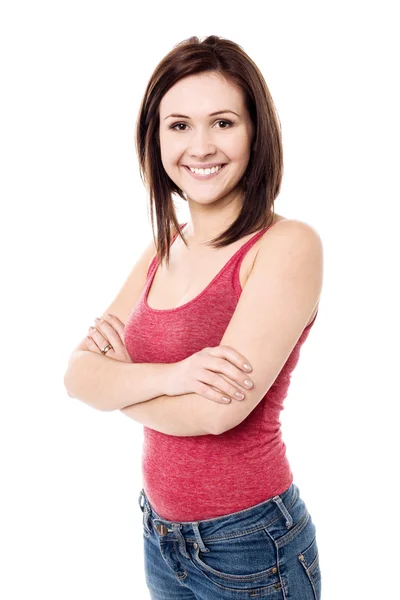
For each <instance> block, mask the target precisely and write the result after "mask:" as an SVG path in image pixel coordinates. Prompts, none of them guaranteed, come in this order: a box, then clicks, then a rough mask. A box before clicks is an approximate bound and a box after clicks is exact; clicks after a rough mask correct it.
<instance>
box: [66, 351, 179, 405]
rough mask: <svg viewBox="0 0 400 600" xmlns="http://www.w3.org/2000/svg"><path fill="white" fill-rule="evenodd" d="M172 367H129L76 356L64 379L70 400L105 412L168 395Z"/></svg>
mask: <svg viewBox="0 0 400 600" xmlns="http://www.w3.org/2000/svg"><path fill="white" fill-rule="evenodd" d="M169 367H170V365H169V364H163V363H130V362H123V361H118V360H114V359H112V358H109V357H107V356H103V355H102V354H97V353H95V352H90V351H85V350H82V351H77V352H74V353H73V355H72V356H71V358H70V361H69V364H68V368H67V371H66V373H65V375H64V385H65V387H66V389H67V391H68V393H69V395H70V396H72V397H73V398H77V399H78V400H81V401H82V402H85V403H86V404H89V406H92V407H93V408H97V409H98V410H102V411H112V410H118V409H121V408H123V407H125V406H131V405H136V404H137V405H138V406H139V405H140V404H139V403H143V402H147V401H148V400H151V399H152V398H157V397H158V396H160V395H161V394H164V393H165V377H166V373H167V371H168V368H169Z"/></svg>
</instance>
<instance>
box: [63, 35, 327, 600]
mask: <svg viewBox="0 0 400 600" xmlns="http://www.w3.org/2000/svg"><path fill="white" fill-rule="evenodd" d="M137 151H138V157H139V163H140V168H141V175H142V178H143V181H144V183H145V185H146V186H147V188H148V190H149V197H150V204H151V222H152V226H153V231H154V213H155V216H156V221H157V240H156V241H155V240H154V239H153V240H152V242H151V243H150V244H149V246H148V247H147V248H146V249H145V250H144V252H143V254H142V256H141V257H140V259H139V260H138V262H137V263H136V265H135V266H134V268H133V270H132V272H131V273H130V275H129V277H128V279H127V281H126V283H125V284H124V286H123V287H122V289H121V291H120V293H119V294H118V296H117V298H116V299H115V300H114V302H113V303H112V304H111V305H110V307H109V308H108V309H107V310H106V311H105V313H104V315H103V317H102V319H100V320H99V319H97V320H96V324H95V327H94V328H93V327H92V328H91V329H90V332H89V336H88V337H87V338H86V339H85V340H83V341H82V342H81V344H80V345H79V346H78V347H77V348H76V349H75V351H74V353H73V354H72V357H71V361H70V364H69V368H68V370H67V373H66V377H65V384H66V387H67V389H68V392H69V394H70V395H71V396H73V397H77V398H79V399H81V400H83V401H84V402H87V403H88V404H91V405H92V406H94V407H96V408H98V409H100V410H115V409H119V410H121V411H122V412H123V413H124V414H125V415H127V416H128V417H129V418H132V419H134V420H136V421H138V422H140V423H142V424H143V425H144V448H143V455H142V468H143V489H142V490H141V493H140V496H139V505H140V508H141V510H142V512H143V533H144V552H145V575H146V582H147V585H148V588H149V591H150V595H151V598H152V599H154V600H161V599H163V600H166V599H171V600H172V599H174V600H178V599H179V598H181V599H182V600H183V599H185V600H195V599H199V600H211V599H212V600H214V599H215V600H216V599H222V598H227V599H228V598H229V599H232V598H235V599H236V600H239V599H241V598H243V599H244V598H250V597H267V596H268V598H270V600H273V599H275V598H276V599H277V600H278V599H286V598H291V599H292V600H317V599H319V598H320V595H321V572H320V566H319V556H318V548H317V541H316V528H315V525H314V523H313V521H312V519H311V516H310V513H309V512H308V510H307V507H306V505H305V502H304V501H303V499H302V498H301V497H300V492H299V488H298V487H297V486H296V485H295V483H294V481H293V474H292V472H291V469H290V465H289V463H288V460H287V457H286V446H285V443H284V442H283V440H282V436H281V431H280V421H279V416H280V411H281V410H282V408H283V401H284V398H285V397H286V395H287V392H288V388H289V384H290V376H291V373H292V371H293V369H294V368H295V366H296V364H297V362H298V360H299V354H300V348H301V346H302V344H303V343H304V342H305V340H306V339H307V336H308V334H309V332H310V329H311V327H312V325H313V323H314V321H315V317H316V314H317V311H318V302H319V298H320V294H321V288H322V271H323V266H322V263H323V260H322V254H323V252H322V244H321V240H320V237H319V235H318V234H317V232H316V231H315V230H314V229H313V228H312V227H310V226H309V225H307V224H306V223H303V222H301V221H298V220H293V219H288V218H284V217H283V216H281V215H277V214H276V213H275V211H274V200H275V198H276V197H277V195H278V193H279V190H280V185H281V179H282V172H283V160H282V141H281V131H280V124H279V119H278V117H277V114H276V111H275V107H274V103H273V101H272V98H271V96H270V93H269V90H268V88H267V85H266V83H265V81H264V78H263V76H262V74H261V73H260V71H259V69H258V68H257V66H256V65H255V64H254V62H253V61H252V60H251V59H250V58H249V56H247V54H246V53H245V52H244V51H243V49H242V48H241V47H240V46H238V45H237V44H235V43H234V42H232V41H229V40H226V39H223V38H219V37H217V36H210V37H207V38H206V39H204V40H203V41H200V40H199V39H198V38H197V37H194V38H190V39H188V40H185V41H184V42H182V43H180V44H178V45H177V46H176V47H175V48H174V49H173V50H172V51H171V52H170V53H169V54H168V55H167V56H166V57H165V58H164V59H163V60H162V61H161V62H160V64H159V65H158V66H157V68H156V69H155V71H154V73H153V75H152V76H151V78H150V81H149V83H148V86H147V89H146V91H145V94H144V98H143V101H142V105H141V108H140V112H139V117H138V121H137ZM174 194H175V195H177V196H179V197H181V198H182V199H185V200H186V201H187V202H188V209H189V212H190V219H189V221H188V222H187V223H182V224H180V223H178V220H177V217H176V213H175V207H174V202H173V195H174ZM109 359H111V360H109ZM246 363H248V365H247V366H246ZM249 365H250V366H249ZM237 394H241V398H239V397H237ZM224 398H226V400H224Z"/></svg>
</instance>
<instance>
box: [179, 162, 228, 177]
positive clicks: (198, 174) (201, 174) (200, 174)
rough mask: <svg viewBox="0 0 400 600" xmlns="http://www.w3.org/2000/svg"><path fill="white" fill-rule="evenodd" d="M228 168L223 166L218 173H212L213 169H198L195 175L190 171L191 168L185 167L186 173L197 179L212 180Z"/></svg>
mask: <svg viewBox="0 0 400 600" xmlns="http://www.w3.org/2000/svg"><path fill="white" fill-rule="evenodd" d="M225 167H226V165H222V166H221V167H219V168H218V170H217V171H215V172H214V173H212V172H211V171H212V170H214V167H213V169H212V170H211V169H196V171H195V172H194V173H193V171H191V170H190V168H189V167H186V166H185V169H186V171H187V172H188V173H189V174H190V175H191V176H192V177H194V178H195V179H211V177H217V176H218V174H219V173H220V172H221V171H222V170H223V169H224V168H225Z"/></svg>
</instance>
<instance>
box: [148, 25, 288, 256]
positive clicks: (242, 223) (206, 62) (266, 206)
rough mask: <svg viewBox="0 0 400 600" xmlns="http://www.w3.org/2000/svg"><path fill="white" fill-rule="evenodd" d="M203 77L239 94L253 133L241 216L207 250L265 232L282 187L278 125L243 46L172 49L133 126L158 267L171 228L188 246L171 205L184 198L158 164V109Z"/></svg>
mask: <svg viewBox="0 0 400 600" xmlns="http://www.w3.org/2000/svg"><path fill="white" fill-rule="evenodd" d="M205 72H214V73H217V74H220V75H222V76H224V77H225V78H226V79H227V80H228V81H231V82H233V83H234V84H236V85H237V86H238V87H239V88H241V89H242V91H243V93H244V98H245V104H246V108H247V110H248V112H249V114H250V118H251V120H252V122H253V126H254V132H255V133H254V138H253V142H252V150H251V154H250V158H249V163H248V165H247V169H246V171H245V173H244V174H243V178H242V185H243V192H244V201H243V205H242V209H241V212H240V214H239V215H238V217H237V219H236V220H235V221H234V222H233V223H232V224H231V225H230V226H229V227H228V229H227V230H225V231H224V232H223V233H222V234H221V235H220V236H218V237H216V238H214V239H212V240H211V241H210V242H208V245H210V246H212V247H214V248H221V247H223V246H227V245H229V244H231V243H233V242H235V241H236V240H238V239H240V238H242V237H243V236H245V235H248V234H250V233H253V232H255V231H258V230H259V229H261V228H263V227H267V226H268V225H269V224H270V223H271V222H272V220H273V216H274V200H275V198H276V197H277V195H278V194H279V190H280V187H281V181H282V175H283V152H282V136H281V123H280V120H279V117H278V114H277V111H276V108H275V105H274V102H273V100H272V97H271V94H270V92H269V90H268V87H267V84H266V83H265V80H264V77H263V75H262V73H261V71H260V70H259V69H258V67H257V65H256V64H255V63H254V62H253V61H252V60H251V58H250V57H249V56H248V55H247V54H246V53H245V52H244V50H243V49H242V48H241V46H239V45H238V44H236V43H235V42H232V41H230V40H227V39H224V38H221V37H218V36H216V35H210V36H208V37H207V38H205V39H204V40H203V41H200V40H199V38H198V37H191V38H188V39H187V40H184V41H183V42H180V43H179V44H177V45H176V46H174V48H173V49H172V50H171V51H170V52H169V53H168V54H167V55H166V56H165V57H164V58H163V59H162V60H161V62H160V63H159V64H158V65H157V67H156V68H155V70H154V72H153V74H152V76H151V77H150V80H149V83H148V85H147V88H146V91H145V93H144V96H143V99H142V102H141V106H140V109H139V114H138V118H137V122H136V151H137V155H138V160H139V169H140V176H141V179H142V181H143V183H144V185H145V186H146V188H147V189H148V192H149V201H150V209H151V210H150V216H151V225H152V229H153V238H154V241H155V244H156V247H157V255H158V259H159V261H160V262H161V261H162V260H163V258H164V257H165V256H166V263H167V265H168V264H169V253H170V246H171V239H172V238H171V234H172V228H173V229H174V233H176V232H178V234H179V235H180V236H181V238H182V240H183V242H184V243H185V244H186V240H185V239H184V238H183V236H182V234H181V232H180V227H179V222H178V220H177V216H176V212H175V207H174V203H173V199H172V194H177V195H178V196H180V197H181V198H183V199H184V193H183V191H182V190H181V189H180V188H179V187H178V186H177V185H176V184H175V183H174V182H173V181H172V179H171V178H170V177H169V176H168V175H167V173H166V171H165V170H164V167H163V164H162V161H161V150H160V139H159V106H160V102H161V99H162V98H163V96H164V95H165V94H166V93H167V91H168V90H169V89H170V88H171V87H172V86H173V85H174V84H175V83H177V82H178V81H179V80H180V79H183V78H184V77H187V76H189V75H195V74H199V73H205ZM154 212H155V214H156V218H157V242H156V240H155V236H154ZM269 216H270V217H271V218H270V221H269V222H268V217H269Z"/></svg>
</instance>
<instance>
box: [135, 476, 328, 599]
mask: <svg viewBox="0 0 400 600" xmlns="http://www.w3.org/2000/svg"><path fill="white" fill-rule="evenodd" d="M139 506H140V508H141V510H142V512H143V542H144V565H145V578H146V584H147V587H148V589H149V592H150V598H151V599H152V600H224V599H227V600H228V599H229V600H233V599H234V600H242V599H244V598H249V599H250V598H264V597H268V598H269V600H320V598H321V571H320V566H319V555H318V547H317V540H316V528H315V525H314V523H313V521H312V519H311V515H310V513H309V512H308V510H307V507H306V505H305V503H304V501H303V500H302V499H301V498H300V490H299V488H298V487H297V486H296V485H295V484H294V483H292V485H291V486H290V487H289V488H288V489H287V490H285V491H284V492H283V493H282V494H280V495H279V496H274V497H273V498H270V499H268V500H265V501H264V502H261V503H260V504H256V505H255V506H252V507H251V508H248V509H245V510H241V511H238V512H234V513H231V514H229V515H223V516H222V517H216V518H214V519H206V520H202V521H194V522H183V521H182V522H180V523H173V522H172V521H168V520H166V519H163V518H161V517H160V516H159V515H158V514H157V513H156V512H155V511H154V510H153V508H152V506H151V505H150V502H149V500H148V498H147V496H146V494H145V492H144V490H143V489H142V490H141V492H140V495H139Z"/></svg>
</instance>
